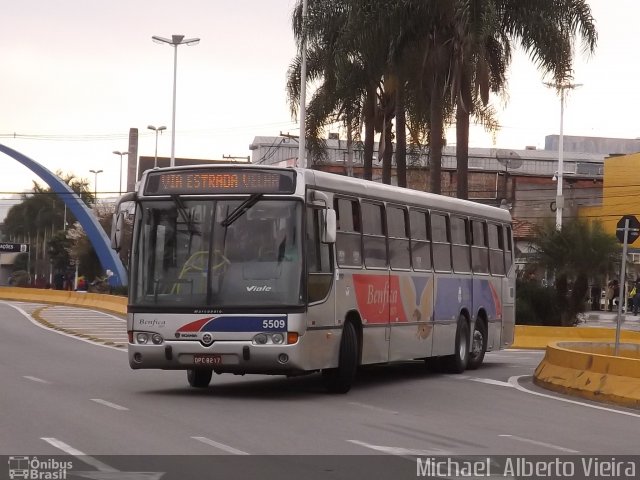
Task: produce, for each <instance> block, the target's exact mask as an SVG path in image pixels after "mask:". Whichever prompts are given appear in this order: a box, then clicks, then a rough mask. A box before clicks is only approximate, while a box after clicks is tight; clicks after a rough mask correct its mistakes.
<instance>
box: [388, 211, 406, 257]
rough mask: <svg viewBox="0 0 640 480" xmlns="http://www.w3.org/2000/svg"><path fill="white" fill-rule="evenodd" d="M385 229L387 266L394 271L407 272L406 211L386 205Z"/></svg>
mask: <svg viewBox="0 0 640 480" xmlns="http://www.w3.org/2000/svg"><path fill="white" fill-rule="evenodd" d="M387 229H388V234H389V264H390V265H391V268H392V269H394V270H409V268H411V258H410V251H409V231H408V229H407V210H406V209H405V208H400V207H392V206H389V205H387Z"/></svg>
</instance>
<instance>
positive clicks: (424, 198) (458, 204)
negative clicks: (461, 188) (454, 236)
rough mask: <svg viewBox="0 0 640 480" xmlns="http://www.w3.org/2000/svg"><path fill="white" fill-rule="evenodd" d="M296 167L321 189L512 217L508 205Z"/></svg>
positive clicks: (390, 200) (446, 209)
mask: <svg viewBox="0 0 640 480" xmlns="http://www.w3.org/2000/svg"><path fill="white" fill-rule="evenodd" d="M296 170H298V171H299V172H300V173H302V174H304V175H305V182H306V183H307V184H309V185H313V186H315V187H316V188H318V189H319V190H327V191H331V192H340V193H345V194H347V195H355V196H364V197H368V198H372V199H377V200H382V201H385V202H390V203H395V204H399V205H413V206H419V207H429V208H435V209H439V210H443V211H448V212H457V213H461V214H470V215H477V216H480V217H490V218H495V219H497V220H501V221H506V222H510V221H511V214H510V213H509V211H508V210H506V209H504V208H498V207H493V206H490V205H484V204H482V203H478V202H473V201H470V200H461V199H459V198H455V197H448V196H445V195H436V194H434V193H428V192H423V191H420V190H411V189H408V188H402V187H397V186H393V185H386V184H383V183H378V182H373V181H370V180H363V179H361V178H354V177H346V176H343V175H338V174H335V173H327V172H322V171H319V170H303V169H296Z"/></svg>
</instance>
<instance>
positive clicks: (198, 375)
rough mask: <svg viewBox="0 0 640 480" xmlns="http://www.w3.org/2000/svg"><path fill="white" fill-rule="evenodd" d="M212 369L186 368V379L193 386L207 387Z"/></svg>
mask: <svg viewBox="0 0 640 480" xmlns="http://www.w3.org/2000/svg"><path fill="white" fill-rule="evenodd" d="M212 375H213V370H207V369H203V368H191V369H189V370H187V380H188V381H189V385H191V386H192V387H194V388H207V387H208V386H209V383H210V382H211V376H212Z"/></svg>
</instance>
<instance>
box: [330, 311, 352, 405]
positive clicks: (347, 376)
mask: <svg viewBox="0 0 640 480" xmlns="http://www.w3.org/2000/svg"><path fill="white" fill-rule="evenodd" d="M357 369H358V335H357V334H356V329H355V327H354V326H353V323H351V322H346V323H345V324H344V327H342V340H341V341H340V357H339V360H338V368H333V369H331V370H325V371H323V376H324V378H325V382H326V387H327V390H328V391H329V392H330V393H347V392H348V391H349V390H350V389H351V385H352V384H353V380H354V378H355V376H356V371H357Z"/></svg>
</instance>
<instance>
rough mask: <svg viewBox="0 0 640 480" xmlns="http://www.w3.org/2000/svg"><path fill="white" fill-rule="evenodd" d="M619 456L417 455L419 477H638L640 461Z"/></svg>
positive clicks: (417, 473) (636, 458)
mask: <svg viewBox="0 0 640 480" xmlns="http://www.w3.org/2000/svg"><path fill="white" fill-rule="evenodd" d="M639 459H640V457H635V459H634V460H632V459H630V457H628V458H627V459H624V460H623V459H619V458H618V459H616V457H566V458H563V457H553V458H550V457H544V459H541V457H538V458H535V459H534V458H527V457H502V458H501V459H491V457H486V458H482V459H478V460H468V459H467V460H465V459H461V458H460V459H458V458H452V457H446V458H445V457H439V458H436V457H428V458H424V459H423V458H417V459H416V460H417V472H416V475H417V476H418V477H451V478H456V477H459V478H460V477H476V478H477V477H490V476H491V475H496V476H500V475H502V476H504V477H516V478H523V477H532V478H541V477H546V478H563V477H566V478H571V477H579V478H583V477H589V478H630V479H631V478H636V467H637V465H636V461H637V460H639Z"/></svg>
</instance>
